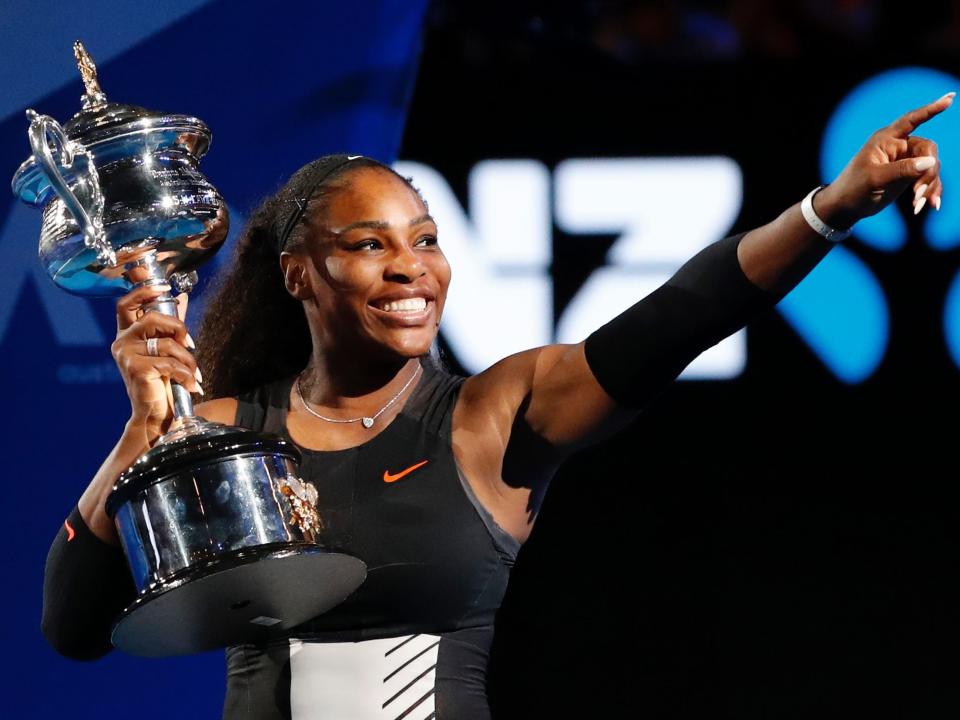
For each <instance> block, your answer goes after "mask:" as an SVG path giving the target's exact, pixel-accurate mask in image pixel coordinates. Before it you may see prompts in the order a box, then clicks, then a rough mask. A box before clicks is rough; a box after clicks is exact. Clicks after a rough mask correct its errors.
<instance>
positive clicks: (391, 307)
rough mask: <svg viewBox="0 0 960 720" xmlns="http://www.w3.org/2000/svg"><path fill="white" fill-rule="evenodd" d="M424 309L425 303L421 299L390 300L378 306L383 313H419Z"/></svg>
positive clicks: (423, 299) (424, 300)
mask: <svg viewBox="0 0 960 720" xmlns="http://www.w3.org/2000/svg"><path fill="white" fill-rule="evenodd" d="M426 307H427V301H426V299H425V298H422V297H416V298H407V299H406V300H392V301H390V302H385V303H381V304H380V309H381V310H383V311H384V312H419V311H421V310H425V309H426Z"/></svg>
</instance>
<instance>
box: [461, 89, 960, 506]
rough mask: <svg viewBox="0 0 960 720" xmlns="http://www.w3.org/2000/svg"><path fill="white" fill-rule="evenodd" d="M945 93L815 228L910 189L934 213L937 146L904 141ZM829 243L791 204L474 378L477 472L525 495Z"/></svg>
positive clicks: (830, 197) (870, 162)
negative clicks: (578, 338)
mask: <svg viewBox="0 0 960 720" xmlns="http://www.w3.org/2000/svg"><path fill="white" fill-rule="evenodd" d="M953 96H954V94H953V93H949V94H948V95H945V96H943V97H942V98H940V99H939V100H937V101H935V102H933V103H930V104H929V105H926V106H924V107H922V108H918V109H917V110H914V111H912V112H909V113H907V114H906V115H904V116H903V117H901V118H900V119H898V120H897V121H895V122H894V123H893V124H891V125H889V126H887V127H885V128H883V129H881V130H878V131H877V132H876V133H874V134H873V135H872V136H871V137H870V138H869V140H868V141H867V143H866V144H865V145H864V146H863V147H862V148H861V149H860V150H859V151H858V152H857V154H856V155H855V156H854V157H853V158H852V159H851V160H850V162H849V163H848V164H847V166H846V168H844V170H843V172H842V173H841V174H840V175H839V176H838V177H837V179H836V180H835V181H834V182H832V183H831V184H830V185H828V186H826V187H825V188H823V189H821V190H819V191H818V192H816V193H815V194H814V195H813V197H812V207H813V211H814V213H815V215H816V216H817V217H818V218H819V220H820V221H821V222H822V223H823V224H826V225H827V226H830V227H831V228H833V229H837V230H844V229H846V228H849V227H851V226H852V225H853V224H854V223H855V222H856V221H857V220H860V219H861V218H864V217H867V216H869V215H873V214H875V213H877V212H879V211H880V210H881V209H883V208H884V207H886V206H887V205H889V204H890V203H891V202H893V201H894V200H895V199H896V198H897V197H898V196H899V195H900V194H901V193H902V192H903V191H904V190H905V189H906V188H907V187H909V186H913V190H914V208H915V212H919V211H920V210H921V209H922V208H923V206H924V204H925V203H927V202H929V204H930V205H932V206H933V207H934V208H936V209H939V207H940V198H941V195H942V192H943V188H942V183H941V181H940V173H939V171H940V164H939V160H938V158H937V148H936V145H935V144H934V143H933V142H931V141H930V140H926V139H923V138H919V137H913V136H912V135H911V133H912V132H913V131H914V130H915V129H916V128H917V127H918V126H919V125H921V124H922V123H923V122H925V121H927V120H929V119H930V118H932V117H934V116H935V115H937V114H939V113H940V112H942V111H943V110H945V109H946V108H948V107H949V106H950V104H951V103H952V102H953ZM691 211H695V208H691ZM812 222H813V223H814V224H815V223H816V222H817V221H816V219H815V218H814V219H813V220H812ZM822 229H823V228H821V230H822ZM833 246H834V243H833V242H831V241H830V240H827V239H826V238H825V237H824V236H823V235H822V234H821V233H819V232H818V231H817V230H815V229H814V227H813V224H811V222H808V220H807V219H806V218H805V217H804V214H803V212H802V210H801V204H800V203H798V204H796V205H794V206H793V207H790V208H789V209H787V210H786V211H785V212H783V213H782V214H781V215H780V216H779V217H778V218H776V219H775V220H773V221H772V222H770V223H768V224H766V225H764V226H762V227H759V228H757V229H755V230H751V231H749V232H747V233H745V234H742V235H736V236H732V237H728V238H724V239H723V240H719V241H717V242H716V243H714V244H712V245H710V246H708V247H707V248H705V249H704V250H702V251H700V252H699V253H697V255H695V256H694V257H693V258H691V259H690V260H689V261H688V262H687V263H686V264H685V265H684V266H683V267H682V268H680V270H678V271H677V273H676V274H675V275H674V276H673V277H672V278H670V280H668V281H667V282H666V283H665V284H664V285H662V286H661V287H660V288H658V289H657V290H655V291H654V292H653V293H651V294H650V295H648V296H647V297H645V298H644V299H643V300H641V301H640V302H638V303H636V304H635V305H633V306H632V307H631V308H629V309H627V310H626V311H624V312H623V313H621V314H620V315H618V316H617V317H616V318H614V319H613V320H611V321H610V322H609V323H607V324H606V325H604V326H603V327H601V328H599V329H598V330H597V331H595V332H594V333H592V334H591V335H590V336H589V337H588V338H587V339H586V340H585V341H584V342H582V343H579V344H576V345H552V346H547V347H542V348H537V349H534V350H529V351H526V352H523V353H519V354H517V355H514V356H511V357H509V358H506V359H505V360H503V361H501V362H500V363H497V364H496V365H494V366H493V367H491V368H489V369H488V370H486V371H485V372H483V373H481V374H480V375H478V376H475V377H474V378H470V380H468V382H467V383H466V384H465V386H464V392H463V402H462V405H463V407H462V409H458V415H459V426H460V427H462V428H463V429H465V430H466V431H467V432H468V433H469V435H470V436H471V437H472V439H474V440H475V441H476V443H478V444H479V445H480V446H481V447H483V448H484V449H483V450H482V451H481V453H480V454H481V455H482V456H484V457H488V458H490V460H489V461H488V463H489V465H490V466H489V467H486V468H483V469H481V474H483V475H486V476H488V477H490V476H494V475H496V476H497V477H500V476H502V480H503V482H505V483H506V484H507V485H508V486H509V487H517V488H519V487H521V486H523V487H526V488H528V489H529V487H530V484H531V481H532V484H534V485H535V484H536V482H537V480H538V479H537V475H540V476H541V477H542V478H548V477H549V476H550V475H551V474H552V470H553V468H554V467H555V466H556V465H557V464H558V463H559V462H560V460H562V458H563V457H564V456H566V455H567V454H568V453H569V452H571V451H572V450H574V449H576V448H578V447H581V446H582V445H584V444H588V443H590V442H594V441H597V440H600V439H602V438H603V437H604V436H606V435H607V434H609V433H610V432H611V431H612V430H614V429H616V428H618V427H620V426H621V425H623V424H624V423H625V422H627V421H629V419H630V418H632V417H633V416H634V415H635V414H636V412H637V411H638V410H639V409H640V408H642V407H643V406H644V405H646V404H647V403H648V402H649V401H650V400H651V399H652V398H653V397H654V396H655V395H656V394H657V393H659V392H660V391H662V390H663V389H664V388H665V387H666V386H667V385H668V384H669V383H670V382H671V381H672V380H673V379H674V378H676V376H677V375H678V374H679V373H680V372H681V371H682V370H683V368H684V367H686V366H687V364H689V363H690V362H691V361H692V360H693V359H694V358H695V357H697V355H699V354H700V353H701V352H703V351H704V350H706V349H707V348H709V347H711V346H713V345H714V344H716V343H717V342H719V341H720V340H722V339H723V338H725V337H727V336H728V335H730V334H731V333H733V332H735V331H736V330H738V329H739V328H741V327H743V326H744V325H745V324H746V323H747V322H749V320H750V319H751V318H753V317H754V316H755V315H757V314H758V313H760V312H763V311H766V310H767V309H769V308H771V307H772V306H773V305H775V304H776V302H777V301H779V300H780V299H781V298H782V297H783V296H784V295H785V294H786V293H787V292H789V291H790V290H791V289H792V288H793V287H794V286H795V285H796V284H797V283H798V282H799V281H800V280H801V279H802V278H803V277H804V276H805V275H806V274H807V273H809V272H810V270H812V269H813V268H814V266H816V264H817V263H818V262H819V261H820V260H821V259H822V258H823V257H824V256H825V255H826V254H827V253H828V252H829V251H830V249H831V248H832V247H833ZM471 454H474V453H471ZM498 455H499V457H498ZM512 456H520V457H523V458H525V460H524V462H523V463H522V464H520V465H522V471H520V472H518V473H517V477H516V478H511V477H510V475H511V472H510V468H511V467H514V466H516V467H518V468H519V467H520V465H518V464H516V463H514V462H513V461H512ZM501 462H502V468H501V467H497V465H498V464H499V463H501ZM498 471H499V472H498ZM521 475H523V476H524V477H521ZM528 505H529V502H528Z"/></svg>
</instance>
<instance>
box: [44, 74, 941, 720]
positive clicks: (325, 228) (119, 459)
mask: <svg viewBox="0 0 960 720" xmlns="http://www.w3.org/2000/svg"><path fill="white" fill-rule="evenodd" d="M952 101H953V93H950V94H948V95H945V96H944V97H943V98H940V99H939V100H937V101H935V102H933V103H930V104H929V105H926V106H924V107H922V108H919V109H918V110H915V111H913V112H910V113H908V114H907V115H905V116H903V117H902V118H900V119H899V120H897V121H896V122H895V123H893V124H892V125H890V126H888V127H886V128H884V129H882V130H880V131H878V132H877V133H875V134H874V135H873V136H872V137H871V138H870V139H869V141H868V142H867V144H866V145H865V146H864V147H863V148H862V149H861V150H860V151H859V152H858V153H857V154H856V155H855V156H854V158H853V159H852V160H851V161H850V163H849V164H848V165H847V167H846V168H845V169H844V171H843V172H842V173H841V174H840V176H839V177H838V178H837V179H836V181H834V182H833V183H831V184H830V185H829V186H827V187H825V188H822V189H820V190H819V191H818V192H817V191H815V192H814V193H811V195H809V196H808V198H807V199H806V200H805V201H804V203H802V204H800V205H795V206H793V207H791V208H789V209H788V210H786V211H785V212H784V213H783V214H782V215H780V217H778V218H777V219H776V220H774V221H773V222H771V223H769V224H768V225H765V226H763V227H760V228H757V229H755V230H752V231H750V232H747V233H745V234H743V235H738V236H734V237H731V238H726V239H724V240H721V241H718V242H717V243H715V244H714V245H711V246H710V247H708V248H706V249H705V250H703V251H702V252H700V253H698V254H697V255H696V256H695V257H694V258H692V259H691V260H690V261H689V262H688V263H687V264H686V265H684V267H683V268H681V269H680V270H679V271H678V272H677V273H676V275H674V277H673V278H671V279H670V280H669V281H668V282H667V283H666V284H665V285H664V286H662V287H661V288H659V289H658V290H657V291H655V292H654V293H652V294H651V295H650V296H648V297H647V298H644V299H643V300H642V301H640V302H639V303H637V304H636V305H635V306H633V307H632V308H630V309H629V310H627V311H625V312H624V313H622V314H621V315H620V316H618V317H617V318H615V319H614V320H612V321H611V322H610V323H608V324H607V325H605V326H604V327H602V328H600V329H599V330H597V331H596V332H594V333H593V334H592V335H591V336H590V337H589V338H587V340H586V341H585V342H582V343H579V344H576V345H553V346H547V347H542V348H536V349H533V350H529V351H526V352H522V353H519V354H517V355H514V356H511V357H508V358H506V359H504V360H502V361H501V362H499V363H497V364H495V365H494V366H492V367H490V368H489V369H487V370H485V371H484V372H482V373H480V374H478V375H476V376H473V377H470V378H467V379H462V378H457V377H453V376H451V375H449V374H448V373H446V372H445V371H443V370H442V369H441V368H439V367H437V365H436V363H435V362H433V361H432V360H431V355H430V350H431V347H432V346H433V343H434V340H435V338H436V332H437V328H438V326H439V323H440V317H441V315H442V311H443V304H444V299H445V297H446V292H447V287H448V284H449V282H450V268H449V266H448V265H447V262H446V260H445V259H444V256H443V253H442V251H441V250H440V247H439V245H438V244H437V228H436V225H435V223H434V221H433V219H432V218H431V217H430V215H429V212H428V209H427V206H426V203H425V202H424V201H423V199H422V198H421V197H420V195H419V193H418V192H417V191H416V189H415V188H413V186H412V185H411V184H410V182H409V181H408V180H405V179H404V178H402V177H400V176H399V175H397V174H396V173H394V172H393V171H392V170H391V169H390V168H389V167H386V166H383V165H381V164H380V163H377V162H376V161H373V160H370V159H367V158H362V157H358V156H328V157H325V158H321V159H320V160H318V161H315V162H313V163H310V164H309V165H307V166H305V167H304V168H302V169H301V170H299V171H298V172H297V173H296V174H295V175H294V176H293V177H292V178H291V180H290V181H289V182H288V183H287V184H286V185H285V186H284V187H283V188H282V189H281V190H280V191H279V192H278V193H277V195H276V196H274V197H273V198H271V199H270V200H268V201H267V202H266V203H264V205H263V206H262V207H261V208H260V210H258V212H257V213H256V214H255V215H254V217H253V218H252V220H251V222H250V224H249V226H248V228H247V230H246V232H245V234H244V236H243V238H242V239H241V242H240V247H239V252H238V257H237V260H236V263H235V264H234V266H233V267H232V269H231V270H230V271H229V274H228V276H227V278H226V280H225V282H224V283H223V285H222V287H221V289H220V291H219V294H218V295H217V297H216V298H215V299H214V300H213V302H212V304H211V306H210V308H209V310H208V313H207V316H206V320H205V322H204V326H203V330H202V338H203V343H202V350H201V352H200V355H199V365H201V366H203V369H204V371H205V373H206V375H207V378H208V379H207V381H206V382H207V387H208V390H210V393H209V395H210V396H211V397H213V398H215V399H212V400H208V401H207V402H204V403H202V404H201V405H199V406H198V408H197V410H198V414H201V415H203V416H204V417H207V418H208V419H210V420H215V421H220V422H223V423H236V424H240V425H245V426H248V427H251V428H253V429H257V430H260V429H265V430H268V431H273V432H279V433H282V434H286V435H288V436H289V437H291V438H292V439H293V440H294V441H295V442H296V443H297V444H298V445H300V446H301V447H302V448H303V449H304V462H303V465H302V466H301V471H302V474H303V476H304V477H305V478H306V479H308V480H310V481H312V482H314V483H315V484H316V485H317V486H318V490H319V492H320V498H321V504H322V513H323V515H324V517H325V521H326V523H327V532H328V534H329V535H328V538H329V539H331V540H333V541H335V542H337V543H338V544H341V545H343V546H344V547H345V548H346V549H347V551H349V552H352V553H354V554H356V555H357V556H359V557H361V558H362V559H364V560H365V561H366V562H367V564H368V566H369V576H368V579H367V581H366V582H365V583H364V585H363V586H362V587H361V588H360V589H359V590H358V591H357V592H356V593H355V594H354V595H353V596H351V597H350V598H349V599H348V600H347V601H345V602H344V603H343V604H342V605H341V606H339V607H337V608H335V609H334V610H333V611H331V612H329V613H327V614H325V615H323V616H321V617H319V618H316V619H315V620H313V621H311V622H308V623H306V624H304V625H303V626H301V627H300V628H298V629H297V630H296V631H295V632H293V633H292V634H291V637H290V638H288V639H284V640H283V641H280V642H277V643H274V644H272V645H270V646H267V647H252V646H249V647H236V648H230V649H229V650H228V663H229V671H228V672H229V678H228V691H227V700H226V708H225V712H224V715H225V717H228V718H258V719H264V718H289V717H295V718H299V717H352V718H373V717H390V718H396V717H401V716H403V717H410V718H414V717H438V718H459V719H461V720H465V719H470V718H480V717H487V716H489V710H488V707H487V700H486V694H485V684H484V680H485V669H486V662H487V654H488V651H489V647H490V641H491V639H492V633H493V617H494V613H495V612H496V609H497V607H498V606H499V603H500V601H501V599H502V597H503V593H504V591H505V589H506V583H507V579H508V575H509V569H510V567H511V565H512V563H513V559H514V557H515V555H516V552H517V550H518V548H519V547H520V546H521V545H522V543H523V542H524V541H525V540H526V539H527V537H528V536H529V534H530V531H531V529H532V527H533V523H534V520H535V518H536V515H537V510H538V508H539V506H540V500H541V498H542V496H543V493H544V492H545V490H546V487H547V485H548V483H549V481H550V478H551V476H552V474H553V472H554V470H555V469H556V467H557V466H558V465H559V463H561V462H562V461H563V459H564V458H565V457H566V456H567V455H568V454H569V453H570V452H571V451H573V450H574V449H576V448H578V447H582V446H583V445H585V444H587V443H591V442H596V441H598V440H600V439H602V438H603V437H605V436H607V435H608V434H609V433H611V432H612V431H613V430H615V429H617V428H619V427H621V426H622V425H624V424H625V423H627V422H629V421H630V419H631V418H632V417H634V416H635V414H636V412H637V410H638V409H639V408H640V407H642V406H643V405H644V404H645V403H647V402H648V401H649V400H650V398H651V397H652V396H653V395H654V394H655V393H657V392H658V391H660V390H661V389H662V388H663V387H664V386H665V385H666V384H667V383H669V382H670V381H671V380H672V379H673V378H674V377H675V376H676V375H677V374H678V373H679V372H680V371H681V370H682V369H683V367H684V366H685V365H686V364H687V363H689V362H690V361H691V360H692V359H693V358H694V357H696V355H698V354H699V353H700V352H702V351H703V350H704V349H706V348H707V347H709V346H711V345H713V344H714V343H716V342H717V341H719V340H720V339H722V338H723V337H725V336H726V335H728V334H729V333H731V332H733V331H734V330H736V329H737V328H739V327H740V326H742V325H743V324H744V323H745V322H747V320H748V319H749V318H750V317H751V316H752V315H753V314H755V313H757V312H759V311H762V310H764V309H767V308H769V307H771V306H772V305H773V304H774V303H775V302H776V301H777V300H778V299H779V298H780V297H782V296H783V295H784V294H785V293H786V292H787V291H789V290H790V288H792V287H793V286H794V285H795V284H796V283H797V282H798V281H799V280H800V279H801V278H802V277H803V276H804V275H806V274H807V272H809V271H810V269H811V268H813V267H814V266H815V265H816V263H817V262H818V261H819V260H820V259H821V258H823V257H824V255H825V254H826V253H827V252H828V251H829V250H830V248H831V247H832V246H833V243H832V242H831V241H832V240H837V239H839V238H838V235H840V236H842V233H841V232H839V230H842V229H845V228H849V227H850V226H851V225H852V224H853V223H854V222H856V221H857V220H858V219H860V218H863V217H866V216H868V215H871V214H874V213H876V212H878V211H879V210H880V209H881V208H883V207H884V206H886V205H888V204H889V203H891V202H892V201H893V200H894V199H895V198H896V197H897V196H899V194H900V193H901V192H902V191H903V190H904V189H906V188H907V187H908V186H911V185H912V186H913V189H914V208H915V212H919V211H920V210H921V209H922V208H923V206H924V204H925V203H927V202H929V203H930V204H931V205H932V206H933V207H935V208H937V209H939V206H940V198H941V195H942V185H941V182H940V178H939V163H938V161H937V150H936V146H935V145H934V144H933V143H932V142H930V141H929V140H925V139H922V138H915V137H912V136H911V133H912V132H913V131H914V130H915V129H916V127H918V126H919V125H920V124H921V123H923V122H925V121H926V120H928V119H930V118H931V117H933V116H934V115H936V114H938V113H940V112H942V111H943V110H945V109H946V108H947V107H949V106H950V104H951V103H952ZM825 238H828V239H825ZM158 290H159V289H157V288H153V289H149V288H140V289H137V290H134V291H132V292H130V293H129V294H128V295H126V296H125V297H124V298H123V299H121V300H120V302H119V303H118V315H117V316H118V328H119V330H118V334H117V339H116V341H115V342H114V345H113V353H114V356H115V358H116V360H117V362H118V365H119V367H120V370H121V372H122V374H123V378H124V381H125V383H126V387H127V390H128V393H129V396H130V400H131V406H132V414H131V418H130V420H129V422H128V423H127V426H126V428H125V430H124V433H123V435H122V437H121V439H120V441H119V443H118V444H117V446H116V447H115V448H114V450H113V452H112V453H111V454H110V456H109V457H108V458H107V460H106V461H105V462H104V464H103V466H102V467H101V469H100V471H99V472H98V473H97V475H96V477H95V478H94V479H93V481H92V482H91V484H90V486H89V487H88V488H87V490H86V492H85V493H84V494H83V496H82V497H81V498H80V500H79V503H78V508H77V509H76V510H74V512H73V513H72V514H71V516H70V518H69V519H68V520H67V522H66V523H65V527H64V529H63V530H62V531H61V533H60V534H59V536H58V537H57V539H56V540H55V542H54V545H53V547H52V548H51V552H50V556H49V558H48V565H47V580H46V588H45V605H44V630H45V633H46V634H47V637H48V638H49V639H50V640H51V642H52V643H53V645H54V646H55V647H56V648H57V649H58V650H60V651H61V652H63V653H64V654H68V655H70V656H74V657H97V656H99V655H100V654H103V653H104V652H106V651H107V650H109V647H110V646H109V640H108V637H109V626H110V621H111V619H112V618H113V617H114V616H115V615H116V613H117V612H118V611H119V610H120V609H121V608H122V607H123V606H124V605H126V604H127V603H128V602H129V601H130V600H131V599H132V596H133V591H132V587H131V586H130V580H129V575H128V573H127V571H126V568H125V565H124V562H123V559H122V556H121V554H120V552H119V550H118V549H117V547H116V544H117V538H116V535H115V530H114V527H113V524H112V522H111V521H110V520H109V518H108V517H107V516H106V514H105V512H104V501H105V499H106V497H107V495H108V494H109V492H110V489H111V486H112V484H113V482H114V480H115V479H116V477H117V476H118V475H119V473H120V472H122V471H123V470H124V469H126V468H127V467H128V466H129V465H130V464H131V463H132V462H133V461H134V459H136V458H137V457H138V456H139V455H140V454H142V453H143V452H144V451H145V450H147V449H148V448H149V447H150V446H151V444H152V443H153V442H154V441H155V440H156V439H157V438H158V437H159V436H160V435H161V434H162V433H163V432H164V431H165V429H166V428H167V426H168V425H169V423H170V422H171V419H172V415H171V409H170V402H169V399H168V397H169V394H168V385H167V383H168V381H169V380H171V379H172V380H175V381H177V382H179V383H181V384H183V385H185V386H187V387H188V388H190V389H191V390H193V391H195V392H203V390H202V388H201V383H202V382H203V379H202V376H201V374H200V371H199V369H198V364H197V362H196V361H195V360H194V357H193V355H192V354H191V352H190V350H189V349H190V348H192V347H193V341H192V340H191V339H190V336H189V335H188V333H187V331H186V328H185V327H184V325H183V323H182V322H181V321H180V320H178V319H175V318H169V317H164V316H161V315H159V314H148V315H146V316H142V317H138V312H137V311H138V309H139V308H140V306H141V305H143V304H145V303H146V302H148V301H149V300H151V299H152V298H153V297H154V295H155V294H156V293H157V292H158ZM482 301H483V299H482V298H478V299H477V302H482ZM153 338H157V340H156V341H152V339H153ZM148 341H150V342H148ZM151 345H152V346H153V347H151ZM151 350H152V351H154V352H153V353H151V352H150V351H151Z"/></svg>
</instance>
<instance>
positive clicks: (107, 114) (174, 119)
mask: <svg viewBox="0 0 960 720" xmlns="http://www.w3.org/2000/svg"><path fill="white" fill-rule="evenodd" d="M73 54H74V57H76V59H77V68H78V69H79V70H80V77H81V78H82V79H83V84H84V88H85V90H86V92H85V93H84V95H83V97H82V103H83V105H82V109H81V110H80V112H78V113H77V114H76V115H74V116H73V117H72V118H71V119H70V120H68V121H67V122H65V123H64V124H63V130H64V132H65V134H66V136H67V137H68V138H69V139H71V140H76V141H78V142H80V143H82V144H83V145H84V146H86V147H91V146H93V145H96V144H97V143H100V142H103V141H104V140H110V139H113V138H116V137H118V136H121V135H126V134H127V133H130V132H138V131H142V130H148V129H154V128H164V129H180V128H182V129H183V130H185V131H191V132H193V133H199V134H200V135H201V136H202V137H203V138H205V142H203V143H202V144H201V145H200V146H198V147H196V148H195V149H193V152H194V154H195V155H196V156H197V157H201V156H202V155H203V154H204V153H206V151H207V148H208V146H209V144H210V129H209V128H208V127H207V126H206V124H205V123H204V122H203V121H202V120H199V119H198V118H195V117H192V116H190V115H179V114H171V113H163V112H156V111H154V110H147V109H146V108H143V107H140V106H139V105H128V104H124V103H112V102H108V101H107V96H106V95H105V94H104V92H103V90H102V89H101V88H100V82H99V79H98V78H97V66H96V65H94V64H93V59H92V58H91V57H90V54H89V53H88V52H87V51H86V48H84V47H83V43H82V42H80V41H79V40H77V41H76V42H75V43H74V44H73Z"/></svg>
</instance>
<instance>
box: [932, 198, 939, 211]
mask: <svg viewBox="0 0 960 720" xmlns="http://www.w3.org/2000/svg"><path fill="white" fill-rule="evenodd" d="M930 202H931V203H932V204H933V209H934V210H936V211H937V212H940V196H939V195H934V196H933V200H931V201H930Z"/></svg>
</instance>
